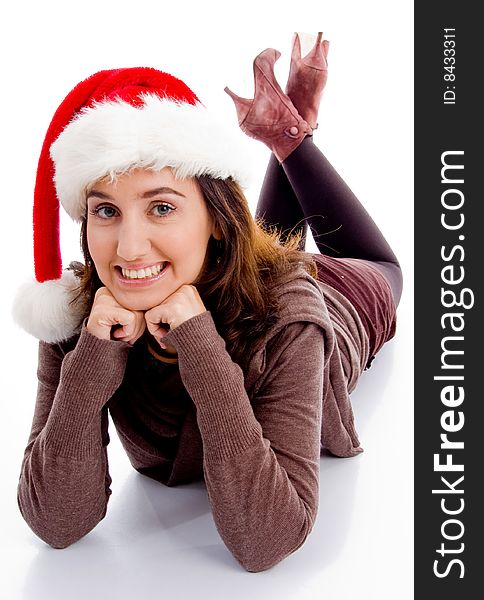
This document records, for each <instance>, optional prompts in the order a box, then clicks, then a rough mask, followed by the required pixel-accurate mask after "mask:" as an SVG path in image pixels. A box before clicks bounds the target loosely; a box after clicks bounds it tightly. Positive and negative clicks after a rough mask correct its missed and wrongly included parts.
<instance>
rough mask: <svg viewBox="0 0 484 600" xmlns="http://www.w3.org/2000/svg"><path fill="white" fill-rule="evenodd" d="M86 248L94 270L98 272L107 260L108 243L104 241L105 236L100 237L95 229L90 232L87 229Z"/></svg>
mask: <svg viewBox="0 0 484 600" xmlns="http://www.w3.org/2000/svg"><path fill="white" fill-rule="evenodd" d="M87 247H88V249H89V254H90V255H91V258H92V260H93V261H94V264H95V265H96V269H97V270H98V271H99V269H100V268H102V267H103V266H104V262H105V261H106V260H108V256H109V241H108V240H107V239H106V236H103V235H100V232H99V231H97V230H96V228H92V229H91V231H90V230H89V229H88V230H87Z"/></svg>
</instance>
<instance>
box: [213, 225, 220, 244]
mask: <svg viewBox="0 0 484 600" xmlns="http://www.w3.org/2000/svg"><path fill="white" fill-rule="evenodd" d="M212 235H213V237H214V238H215V239H216V240H217V241H218V240H221V239H222V231H221V229H220V227H219V226H218V225H214V227H213V228H212Z"/></svg>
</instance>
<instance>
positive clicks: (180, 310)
mask: <svg viewBox="0 0 484 600" xmlns="http://www.w3.org/2000/svg"><path fill="white" fill-rule="evenodd" d="M206 310H207V309H206V308H205V305H204V303H203V301H202V299H201V298H200V295H199V293H198V290H197V288H196V287H195V286H194V285H182V286H181V287H179V288H178V289H177V290H176V292H174V293H173V294H171V296H168V298H166V299H165V300H164V301H163V302H162V303H161V304H158V306H155V307H153V308H152V309H150V310H148V311H146V313H145V320H146V325H147V327H148V331H149V332H150V333H151V335H152V336H153V337H154V338H155V339H156V340H157V341H158V343H159V344H160V345H161V346H162V347H164V346H163V344H162V342H161V340H162V338H163V337H164V336H165V335H166V334H167V333H168V329H175V328H176V327H178V326H179V325H181V324H182V323H184V322H185V321H188V319H191V318H192V317H195V316H196V315H200V314H202V313H203V312H205V311H206Z"/></svg>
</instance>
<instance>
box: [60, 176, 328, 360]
mask: <svg viewBox="0 0 484 600" xmlns="http://www.w3.org/2000/svg"><path fill="white" fill-rule="evenodd" d="M197 181H198V184H199V186H200V189H201V191H202V194H203V196H204V198H205V202H206V205H207V210H208V212H209V214H210V216H211V217H212V219H213V221H214V223H215V224H216V225H217V226H218V229H219V231H220V232H221V235H222V239H221V240H220V241H219V242H218V241H217V240H215V238H213V237H211V238H210V240H209V244H208V249H207V255H206V258H205V263H204V266H203V268H202V270H201V272H200V275H199V277H198V278H197V280H196V281H195V282H193V285H195V286H196V288H197V290H198V293H199V294H200V297H201V298H202V300H203V302H204V304H205V306H206V308H207V310H209V311H210V312H211V314H212V318H213V320H214V322H215V325H216V327H217V331H218V332H219V334H220V335H221V336H222V337H223V339H224V340H225V342H226V346H227V351H228V352H229V354H230V355H231V357H232V359H233V360H234V361H236V362H238V363H239V364H240V365H242V364H243V363H244V360H246V359H248V358H249V357H250V355H251V354H252V352H253V351H254V350H255V349H257V346H258V342H260V341H261V340H262V338H263V337H264V335H265V334H266V332H267V331H268V330H269V329H270V327H271V326H272V325H273V324H274V323H275V321H276V320H277V313H278V297H277V292H275V291H274V289H273V288H274V286H275V285H276V284H277V283H279V282H281V281H282V280H286V279H287V280H289V279H290V278H291V276H292V274H293V272H294V269H295V267H296V266H298V265H302V266H303V267H304V269H305V270H306V271H307V272H308V273H309V274H310V275H311V276H313V277H316V275H317V269H316V264H315V262H314V260H313V259H312V257H311V255H310V254H308V253H305V252H304V251H302V250H301V249H300V248H301V247H302V243H303V240H302V236H303V234H302V232H301V231H299V232H296V233H293V234H290V235H288V237H287V239H284V241H283V237H282V233H281V232H279V231H278V230H277V229H276V228H275V227H273V226H272V227H269V228H266V227H265V225H264V222H263V221H262V220H261V219H254V218H253V217H252V215H251V213H250V209H249V205H248V203H247V199H246V198H245V196H244V194H243V192H242V190H241V188H240V186H239V185H238V184H237V183H236V182H234V181H233V180H232V179H225V180H221V179H213V178H211V177H209V176H201V177H197ZM81 248H82V251H83V254H84V260H85V265H81V264H80V263H71V266H70V268H71V269H72V270H73V271H74V272H75V273H76V275H78V276H79V277H80V285H79V296H83V299H84V301H85V303H86V306H87V311H88V312H90V310H91V308H92V304H93V302H94V294H95V292H96V290H97V289H98V288H99V287H101V286H102V285H103V284H102V282H101V281H100V279H99V277H98V275H97V272H96V269H95V266H94V263H93V261H92V258H91V256H90V254H89V249H88V246H87V222H86V219H84V220H83V221H82V226H81ZM79 296H78V298H79Z"/></svg>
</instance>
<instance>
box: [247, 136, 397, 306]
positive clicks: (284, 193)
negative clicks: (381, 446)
mask: <svg viewBox="0 0 484 600" xmlns="http://www.w3.org/2000/svg"><path fill="white" fill-rule="evenodd" d="M284 176H285V178H286V181H285V180H284ZM291 192H292V193H291ZM256 215H257V216H261V217H263V218H264V221H265V222H266V223H269V224H274V225H277V226H278V227H280V228H281V230H283V231H284V232H285V233H286V234H287V233H289V232H290V231H291V229H292V228H294V227H298V226H301V223H304V222H305V221H307V223H308V224H309V226H310V227H311V233H312V235H313V238H314V241H315V243H316V245H317V246H318V249H319V251H320V252H321V253H322V254H327V255H329V256H333V257H335V258H343V257H346V258H359V259H363V260H367V261H369V262H372V263H373V264H374V265H375V266H376V267H377V268H379V269H380V270H381V271H382V272H383V273H384V275H385V276H386V277H387V279H388V281H389V283H390V286H391V288H392V291H393V295H394V298H395V302H396V304H398V302H399V300H400V296H401V291H402V275H401V269H400V265H399V263H398V260H397V258H396V256H395V254H394V253H393V251H392V249H391V247H390V245H389V244H388V242H387V241H386V239H385V237H384V236H383V234H382V233H381V231H380V230H379V229H378V227H377V226H376V224H375V222H374V221H373V219H372V218H371V217H370V215H369V214H368V212H367V211H366V210H365V208H364V207H363V206H362V205H361V203H360V202H359V200H358V199H357V198H356V196H355V195H354V194H353V192H352V191H351V190H350V188H349V187H348V186H347V185H346V183H345V182H344V181H343V180H342V178H341V177H340V176H339V175H338V173H337V172H336V171H335V170H334V168H333V167H332V166H331V164H330V163H329V162H328V160H327V159H326V158H325V156H324V155H323V154H322V152H321V151H320V150H319V148H318V147H317V146H315V144H314V143H313V141H312V138H311V137H306V138H305V139H304V141H303V142H302V143H301V144H300V145H299V146H298V147H297V148H296V149H295V150H294V151H293V152H292V153H291V154H290V155H289V156H288V157H287V158H286V159H285V160H284V161H283V163H282V165H278V164H277V161H276V160H275V159H274V158H273V157H271V161H270V162H269V167H268V170H267V173H266V177H265V181H264V185H263V188H262V192H261V197H260V199H259V204H258V207H257V211H256Z"/></svg>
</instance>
